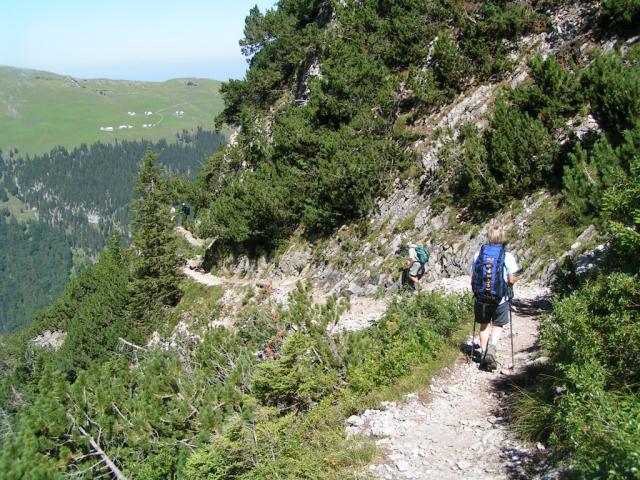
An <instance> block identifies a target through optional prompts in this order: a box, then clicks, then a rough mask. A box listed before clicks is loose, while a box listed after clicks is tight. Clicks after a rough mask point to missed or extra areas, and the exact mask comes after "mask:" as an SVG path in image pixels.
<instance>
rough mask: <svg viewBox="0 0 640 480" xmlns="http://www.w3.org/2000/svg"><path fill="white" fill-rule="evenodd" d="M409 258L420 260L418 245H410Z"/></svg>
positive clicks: (413, 260) (414, 260) (415, 260)
mask: <svg viewBox="0 0 640 480" xmlns="http://www.w3.org/2000/svg"><path fill="white" fill-rule="evenodd" d="M409 260H411V261H412V262H417V261H418V254H417V253H416V247H409Z"/></svg>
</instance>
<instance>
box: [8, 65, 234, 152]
mask: <svg viewBox="0 0 640 480" xmlns="http://www.w3.org/2000/svg"><path fill="white" fill-rule="evenodd" d="M220 85H221V82H219V81H217V80H210V79H203V78H177V79H171V80H167V81H165V82H142V81H129V80H109V79H90V80H85V79H77V78H74V77H72V76H69V75H60V74H56V73H51V72H46V71H40V70H30V69H22V68H15V67H8V66H0V149H2V150H3V151H5V152H11V151H15V150H17V151H18V152H19V154H20V155H22V156H24V155H27V154H29V155H33V154H39V153H45V152H48V151H50V150H51V149H52V148H54V147H57V146H63V147H66V148H74V147H76V146H79V145H81V144H82V143H86V144H90V143H93V142H96V141H102V142H112V141H115V140H116V139H117V140H140V139H145V140H152V141H154V140H160V139H171V138H175V137H174V136H175V133H176V132H178V131H182V130H194V129H195V128H197V127H203V128H211V127H212V125H213V118H214V117H215V116H216V115H217V114H218V113H219V112H220V111H221V110H222V99H221V97H220V95H219V88H220Z"/></svg>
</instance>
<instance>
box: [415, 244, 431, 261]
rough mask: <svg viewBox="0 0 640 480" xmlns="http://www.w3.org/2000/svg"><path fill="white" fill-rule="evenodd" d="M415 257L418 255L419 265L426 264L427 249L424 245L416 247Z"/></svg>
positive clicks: (427, 258) (427, 259)
mask: <svg viewBox="0 0 640 480" xmlns="http://www.w3.org/2000/svg"><path fill="white" fill-rule="evenodd" d="M416 257H418V261H419V262H420V264H421V265H423V266H424V265H426V263H427V262H428V261H429V250H427V249H426V247H422V246H421V247H416Z"/></svg>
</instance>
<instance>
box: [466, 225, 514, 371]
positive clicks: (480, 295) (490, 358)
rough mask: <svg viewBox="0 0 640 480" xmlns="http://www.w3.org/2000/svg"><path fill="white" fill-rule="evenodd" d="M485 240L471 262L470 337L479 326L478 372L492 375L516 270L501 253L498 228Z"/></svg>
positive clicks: (507, 255) (510, 257) (501, 235)
mask: <svg viewBox="0 0 640 480" xmlns="http://www.w3.org/2000/svg"><path fill="white" fill-rule="evenodd" d="M488 236H489V238H488V243H487V244H485V245H483V246H482V248H481V249H480V251H479V252H478V253H477V254H476V255H475V257H474V259H473V265H472V274H471V289H472V290H473V295H474V297H475V303H474V316H475V322H474V329H473V335H474V336H475V324H476V323H479V324H480V368H483V369H486V370H489V371H492V370H495V369H496V366H497V362H496V349H497V347H498V341H499V340H500V336H501V335H502V329H503V327H504V326H505V325H507V324H508V323H509V322H510V308H511V299H512V298H511V297H512V296H513V295H512V294H511V291H512V287H513V284H514V283H516V273H518V271H519V270H520V267H519V266H518V263H517V262H516V259H515V257H514V256H513V254H512V253H511V252H507V251H506V250H505V243H506V242H505V233H504V230H503V229H502V228H501V227H492V228H491V229H490V230H489V235H488ZM512 342H513V327H512ZM472 347H473V338H472ZM512 353H513V343H512Z"/></svg>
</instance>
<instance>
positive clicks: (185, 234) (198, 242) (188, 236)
mask: <svg viewBox="0 0 640 480" xmlns="http://www.w3.org/2000/svg"><path fill="white" fill-rule="evenodd" d="M176 232H177V233H178V234H179V235H181V236H182V238H184V239H185V240H186V241H187V242H188V243H189V245H192V246H194V247H202V246H204V244H205V241H204V240H202V239H200V238H196V237H194V236H193V234H192V233H191V232H190V231H189V230H187V229H186V228H184V227H182V226H177V227H176Z"/></svg>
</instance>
